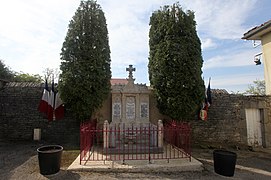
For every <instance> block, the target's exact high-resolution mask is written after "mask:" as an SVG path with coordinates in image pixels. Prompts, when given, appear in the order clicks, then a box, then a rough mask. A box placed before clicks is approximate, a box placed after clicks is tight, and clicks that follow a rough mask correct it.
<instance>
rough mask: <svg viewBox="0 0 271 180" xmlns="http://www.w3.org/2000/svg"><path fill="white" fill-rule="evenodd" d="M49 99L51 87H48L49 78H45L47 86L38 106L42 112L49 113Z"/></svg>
mask: <svg viewBox="0 0 271 180" xmlns="http://www.w3.org/2000/svg"><path fill="white" fill-rule="evenodd" d="M48 101H49V89H48V83H47V79H46V80H45V87H44V90H43V93H42V97H41V100H40V104H39V107H38V110H39V111H40V112H42V113H45V114H47V111H48Z"/></svg>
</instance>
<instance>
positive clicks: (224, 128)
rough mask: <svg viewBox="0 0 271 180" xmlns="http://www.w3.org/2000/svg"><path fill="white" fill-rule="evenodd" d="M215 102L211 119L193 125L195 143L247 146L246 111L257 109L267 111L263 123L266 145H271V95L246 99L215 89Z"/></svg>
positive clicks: (247, 97) (211, 109)
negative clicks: (247, 109)
mask: <svg viewBox="0 0 271 180" xmlns="http://www.w3.org/2000/svg"><path fill="white" fill-rule="evenodd" d="M212 100H213V104H212V105H211V107H210V108H209V111H208V120H207V121H202V120H194V121H192V122H191V124H192V127H193V138H192V139H193V143H194V144H197V143H198V144H202V143H208V144H210V143H217V144H221V145H234V146H235V145H236V146H239V145H247V124H246V114H245V109H246V108H255V109H262V110H263V112H264V121H263V122H261V123H262V124H263V125H262V126H263V129H264V132H263V136H265V142H264V143H263V145H264V146H266V147H270V146H271V140H270V137H269V136H270V133H271V132H270V131H271V126H270V124H271V111H270V110H271V96H242V95H234V94H228V93H227V92H225V91H219V90H214V91H213V93H212ZM268 134H269V135H268Z"/></svg>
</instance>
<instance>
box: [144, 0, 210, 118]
mask: <svg viewBox="0 0 271 180" xmlns="http://www.w3.org/2000/svg"><path fill="white" fill-rule="evenodd" d="M150 26H151V27H150V31H149V47H150V53H149V65H148V67H149V79H150V82H151V85H152V86H153V88H154V91H155V94H156V97H157V103H158V109H159V110H160V112H161V113H162V114H165V115H168V116H170V117H171V118H173V119H175V120H185V119H189V118H192V117H195V113H196V112H197V110H198V109H199V105H200V104H201V103H202V101H203V99H204V90H205V86H204V81H203V79H202V77H201V75H202V70H201V68H202V63H203V60H202V55H201V42H200V39H199V38H198V36H197V32H196V22H195V20H194V13H193V12H192V11H187V12H184V11H183V10H182V8H181V6H180V5H179V4H178V3H177V4H173V5H172V6H164V7H163V8H161V9H160V10H158V11H155V12H153V14H152V16H151V18H150Z"/></svg>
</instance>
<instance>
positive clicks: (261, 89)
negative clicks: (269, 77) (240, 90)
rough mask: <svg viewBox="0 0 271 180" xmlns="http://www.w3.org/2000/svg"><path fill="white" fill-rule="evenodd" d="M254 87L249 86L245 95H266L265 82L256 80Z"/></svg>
mask: <svg viewBox="0 0 271 180" xmlns="http://www.w3.org/2000/svg"><path fill="white" fill-rule="evenodd" d="M253 83H254V85H249V86H248V89H247V90H246V91H245V93H244V94H245V95H265V81H264V80H255V81H253Z"/></svg>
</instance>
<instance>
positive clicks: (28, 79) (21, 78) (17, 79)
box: [13, 72, 43, 83]
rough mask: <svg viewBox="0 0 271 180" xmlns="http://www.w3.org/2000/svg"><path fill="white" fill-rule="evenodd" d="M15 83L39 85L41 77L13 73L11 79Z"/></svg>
mask: <svg viewBox="0 0 271 180" xmlns="http://www.w3.org/2000/svg"><path fill="white" fill-rule="evenodd" d="M13 81H15V82H38V83H41V82H42V81H43V80H42V77H41V76H40V75H39V74H29V73H23V72H20V73H15V76H14V78H13Z"/></svg>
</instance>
